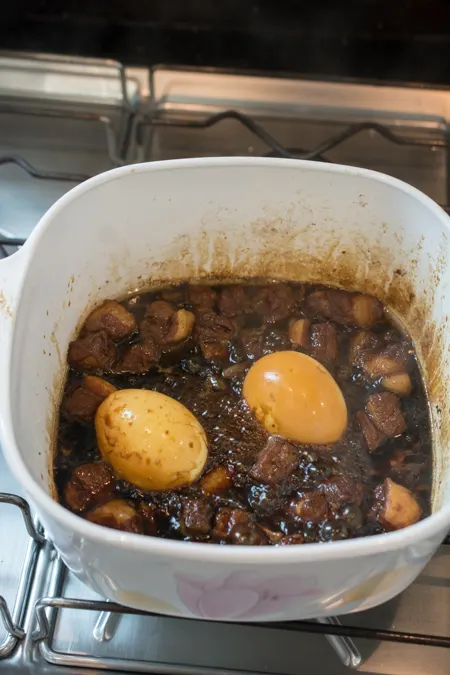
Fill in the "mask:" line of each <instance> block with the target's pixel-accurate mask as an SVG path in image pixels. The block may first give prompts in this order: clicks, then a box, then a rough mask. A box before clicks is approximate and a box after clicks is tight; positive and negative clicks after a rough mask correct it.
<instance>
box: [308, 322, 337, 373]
mask: <svg viewBox="0 0 450 675" xmlns="http://www.w3.org/2000/svg"><path fill="white" fill-rule="evenodd" d="M310 343H311V356H312V357H313V358H315V359H317V360H318V361H322V362H324V363H328V364H331V363H333V362H334V361H336V359H337V355H338V342H337V330H336V326H335V324H334V323H329V322H327V323H316V324H314V325H313V326H312V327H311V332H310Z"/></svg>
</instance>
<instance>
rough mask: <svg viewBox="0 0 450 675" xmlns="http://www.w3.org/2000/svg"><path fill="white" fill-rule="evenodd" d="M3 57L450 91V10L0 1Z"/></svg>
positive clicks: (436, 2) (190, 0)
mask: <svg viewBox="0 0 450 675" xmlns="http://www.w3.org/2000/svg"><path fill="white" fill-rule="evenodd" d="M0 48H1V49H20V50H32V51H44V52H53V53H60V54H71V55H74V54H77V55H83V56H97V57H108V58H114V59H118V60H120V61H122V62H124V63H126V64H132V65H149V64H155V63H173V64H185V65H201V66H219V67H224V68H232V69H234V68H239V69H250V70H254V69H257V70H266V71H281V72H297V73H301V74H310V75H324V76H337V77H342V76H345V77H357V78H371V79H372V78H375V79H391V80H402V81H411V82H431V83H446V84H450V0H389V1H387V0H346V1H343V0H309V2H301V1H299V0H297V1H295V0H278V1H277V0H215V1H212V0H1V2H0Z"/></svg>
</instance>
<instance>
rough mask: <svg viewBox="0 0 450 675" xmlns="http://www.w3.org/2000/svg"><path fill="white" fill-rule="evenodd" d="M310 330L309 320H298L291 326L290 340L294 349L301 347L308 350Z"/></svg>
mask: <svg viewBox="0 0 450 675" xmlns="http://www.w3.org/2000/svg"><path fill="white" fill-rule="evenodd" d="M310 328H311V321H310V320H309V319H296V320H295V321H293V322H292V323H291V324H290V326H289V340H290V341H291V344H292V346H293V347H294V349H298V348H299V347H301V348H303V349H308V347H309V346H310Z"/></svg>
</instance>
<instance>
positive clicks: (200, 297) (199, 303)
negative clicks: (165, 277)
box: [187, 284, 217, 312]
mask: <svg viewBox="0 0 450 675" xmlns="http://www.w3.org/2000/svg"><path fill="white" fill-rule="evenodd" d="M187 296H188V300H189V303H190V305H191V306H192V307H193V308H194V309H195V310H196V311H198V312H202V311H205V310H207V309H212V308H213V307H214V305H215V303H216V300H217V293H216V292H215V290H214V289H213V288H211V287H210V286H206V285H205V286H203V285H202V284H198V285H195V284H194V285H193V286H189V287H188V290H187Z"/></svg>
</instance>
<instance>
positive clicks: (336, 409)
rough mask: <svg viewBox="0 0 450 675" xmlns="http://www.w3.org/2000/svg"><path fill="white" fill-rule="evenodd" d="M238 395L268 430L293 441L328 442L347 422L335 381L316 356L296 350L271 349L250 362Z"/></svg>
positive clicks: (335, 439)
mask: <svg viewBox="0 0 450 675" xmlns="http://www.w3.org/2000/svg"><path fill="white" fill-rule="evenodd" d="M243 395H244V398H245V400H246V401H247V404H248V406H249V408H250V409H251V410H252V411H253V413H254V414H255V416H256V418H257V419H258V420H259V421H260V422H261V423H262V424H263V425H264V427H265V428H266V430H267V431H268V432H269V433H271V434H278V435H280V436H283V437H284V438H287V439H290V440H291V441H295V442H297V443H305V444H326V443H333V442H335V441H337V440H339V438H340V437H341V436H342V434H343V433H344V431H345V428H346V426H347V406H346V404H345V400H344V397H343V395H342V392H341V390H340V388H339V387H338V385H337V383H336V382H335V380H334V379H333V377H332V376H331V375H330V373H329V372H328V370H327V369H326V368H324V367H323V366H322V365H321V364H320V363H319V362H318V361H316V360H315V359H313V358H311V357H310V356H306V354H301V353H300V352H294V351H285V352H275V353H273V354H268V355H267V356H263V357H262V358H261V359H259V360H258V361H256V362H255V363H254V364H253V366H252V367H251V368H250V370H249V371H248V373H247V376H246V378H245V380H244V387H243Z"/></svg>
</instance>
